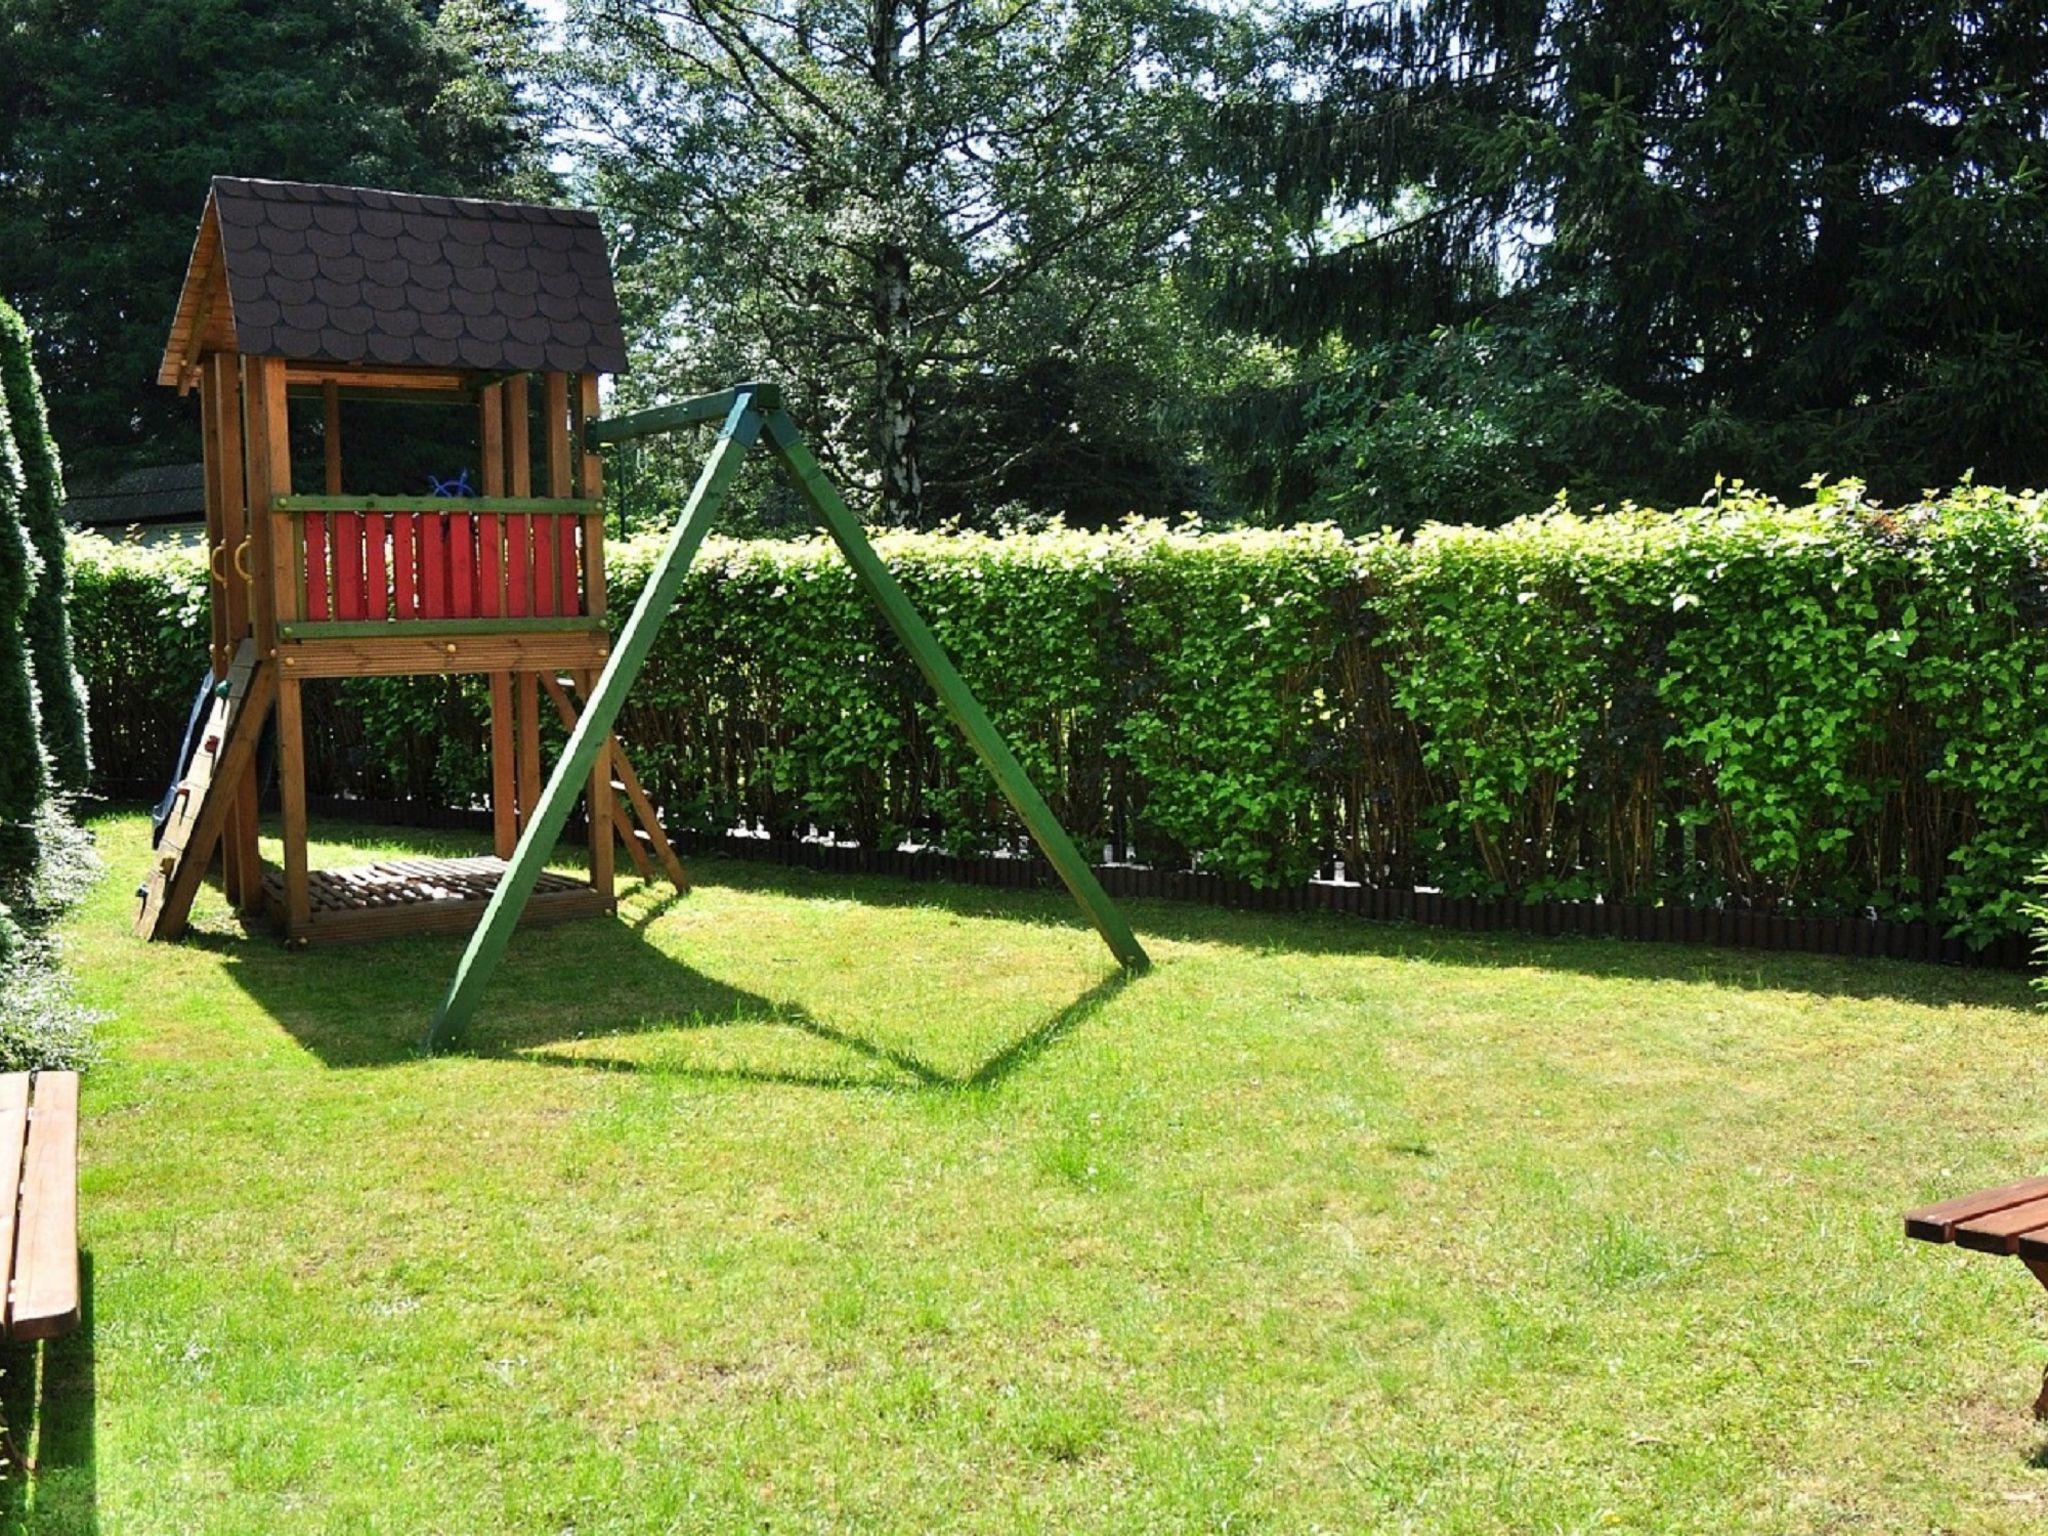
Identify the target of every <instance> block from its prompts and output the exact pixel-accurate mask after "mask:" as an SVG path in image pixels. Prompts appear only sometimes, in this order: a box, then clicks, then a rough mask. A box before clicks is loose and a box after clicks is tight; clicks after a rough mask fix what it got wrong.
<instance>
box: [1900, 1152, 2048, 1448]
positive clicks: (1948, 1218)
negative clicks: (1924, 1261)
mask: <svg viewBox="0 0 2048 1536" xmlns="http://www.w3.org/2000/svg"><path fill="white" fill-rule="evenodd" d="M1906 1236H1908V1237H1913V1238H1918V1239H1919V1240H1920V1241H1921V1242H1923V1243H1954V1244H1955V1245H1956V1246H1957V1247H1959V1248H1968V1249H1970V1250H1971V1251H1973V1252H1976V1253H1991V1254H1999V1255H2002V1256H2004V1257H2006V1258H2014V1259H2018V1260H2019V1261H2020V1262H2021V1263H2022V1264H2024V1265H2026V1266H2027V1269H2028V1270H2029V1271H2030V1272H2031V1273H2032V1274H2033V1276H2034V1278H2035V1279H2036V1280H2039V1281H2040V1282H2041V1283H2042V1284H2043V1285H2048V1178H2039V1179H2022V1180H2020V1182H2019V1183H2017V1184H2002V1185H2000V1186H1999V1187H1998V1188H1997V1189H1980V1190H1978V1191H1977V1193H1975V1194H1974V1195H1959V1196H1957V1197H1956V1198H1955V1199H1953V1200H1944V1201H1942V1202H1941V1203H1940V1204H1938V1205H1928V1206H1922V1207H1921V1208H1920V1209H1919V1210H1917V1211H1908V1212H1906ZM2034 1417H2035V1418H2037V1419H2048V1371H2044V1372H2043V1373H2042V1378H2041V1395H2040V1396H2039V1397H2037V1398H2036V1399H2034Z"/></svg>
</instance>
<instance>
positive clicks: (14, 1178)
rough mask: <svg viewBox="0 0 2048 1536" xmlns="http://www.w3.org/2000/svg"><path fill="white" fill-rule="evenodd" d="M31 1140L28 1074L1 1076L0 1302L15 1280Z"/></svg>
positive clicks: (9, 1073) (17, 1073) (12, 1073)
mask: <svg viewBox="0 0 2048 1536" xmlns="http://www.w3.org/2000/svg"><path fill="white" fill-rule="evenodd" d="M27 1138H28V1074H27V1073H26V1072H8V1073H5V1074H0V1189H4V1190H6V1191H7V1195H8V1198H7V1199H6V1200H4V1201H0V1298H4V1297H5V1296H6V1295H7V1291H8V1287H9V1285H10V1284H11V1282H12V1281H13V1279H14V1235H15V1230H16V1227H15V1202H14V1198H13V1197H14V1195H15V1193H16V1192H17V1191H18V1190H19V1189H20V1188H21V1153H22V1145H23V1143H24V1142H25V1141H26V1140H27Z"/></svg>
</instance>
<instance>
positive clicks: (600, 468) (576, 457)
mask: <svg viewBox="0 0 2048 1536" xmlns="http://www.w3.org/2000/svg"><path fill="white" fill-rule="evenodd" d="M571 409H572V411H573V414H572V416H571V418H570V420H569V421H568V422H567V423H566V424H565V430H566V431H567V432H568V435H569V441H568V443H567V448H568V454H567V457H568V458H569V459H570V460H571V462H573V463H574V464H575V465H576V482H575V486H576V488H575V494H576V495H578V496H582V497H587V498H588V499H590V500H592V501H597V500H599V499H601V498H602V497H603V495H604V460H602V459H600V458H599V457H598V456H597V455H596V454H594V453H590V452H587V451H585V448H584V443H583V428H584V424H585V423H587V422H590V421H594V420H596V419H597V375H596V374H594V373H585V374H579V375H578V376H577V379H576V398H575V402H574V404H573V406H572V407H571ZM550 430H552V425H551V427H550ZM569 580H570V577H569V575H568V573H567V571H566V569H565V570H564V572H563V576H562V582H563V585H564V587H565V588H566V586H567V585H568V582H569ZM583 611H584V612H585V613H587V614H589V615H590V616H591V617H592V618H597V619H601V618H603V617H604V514H603V513H602V512H598V513H595V514H593V515H592V516H589V517H586V518H584V519H583ZM596 683H597V679H596V678H595V677H594V676H593V675H592V674H590V673H588V672H585V673H582V674H580V675H579V676H578V677H577V679H576V686H577V688H578V689H579V690H580V691H581V692H582V694H583V696H584V697H585V698H586V699H587V698H589V697H590V693H591V690H592V688H593V687H595V686H596ZM611 804H612V753H611V735H610V733H609V732H607V733H606V735H605V737H604V739H603V740H602V741H600V742H599V743H598V744H597V756H596V757H595V758H593V759H592V761H591V765H590V787H589V789H588V790H587V791H586V792H585V795H584V807H585V810H586V811H587V812H588V814H589V817H590V884H591V888H592V889H593V890H595V891H596V892H597V893H598V894H599V895H601V896H603V897H604V898H605V900H607V901H610V900H612V899H613V896H614V893H615V891H616V889H617V884H616V880H615V878H614V872H615V869H616V864H615V861H614V858H613V854H612V830H611V817H610V815H609V814H607V813H608V811H609V809H610V807H611Z"/></svg>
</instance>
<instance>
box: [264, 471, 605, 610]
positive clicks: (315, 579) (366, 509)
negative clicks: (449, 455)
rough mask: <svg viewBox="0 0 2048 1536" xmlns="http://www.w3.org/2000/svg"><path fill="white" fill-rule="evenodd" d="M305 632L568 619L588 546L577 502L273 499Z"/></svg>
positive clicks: (584, 606)
mask: <svg viewBox="0 0 2048 1536" xmlns="http://www.w3.org/2000/svg"><path fill="white" fill-rule="evenodd" d="M277 510H279V511H280V512H284V513H288V514H290V515H291V517H292V520H293V521H295V522H296V523H297V524H298V534H297V541H296V549H297V552H298V558H299V563H300V566H301V569H302V570H303V580H302V583H301V588H300V593H299V597H300V603H301V614H302V615H303V617H304V618H305V619H307V620H308V621H312V622H339V623H377V622H393V623H404V622H406V621H408V620H426V619H496V618H505V619H551V618H577V617H582V616H583V615H585V614H587V613H588V612H589V611H590V594H589V592H588V591H586V590H585V585H586V584H585V582H584V579H583V573H584V571H585V570H586V568H587V565H586V556H587V555H588V554H589V551H588V549H587V548H586V545H587V542H588V540H589V539H590V538H592V537H594V536H597V534H596V519H595V517H594V516H593V515H592V514H593V512H594V510H595V508H594V507H593V506H591V505H589V504H586V503H584V502H578V501H555V502H545V503H543V502H538V501H534V500H508V499H507V498H502V497H475V498H470V499H465V500H459V499H453V498H450V499H445V500H443V499H436V498H429V497H364V498H361V499H360V500H357V501H349V500H346V499H344V498H340V497H331V496H289V497H281V498H279V500H278V502H277Z"/></svg>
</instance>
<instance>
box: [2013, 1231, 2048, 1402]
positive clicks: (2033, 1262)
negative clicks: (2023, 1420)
mask: <svg viewBox="0 0 2048 1536" xmlns="http://www.w3.org/2000/svg"><path fill="white" fill-rule="evenodd" d="M2020 1262H2021V1263H2022V1264H2024V1265H2026V1266H2027V1269H2028V1271H2029V1272H2030V1273H2031V1274H2032V1275H2033V1277H2034V1278H2035V1279H2036V1280H2038V1281H2040V1282H2041V1283H2042V1284H2043V1285H2048V1261H2044V1260H2041V1259H2022V1260H2021V1261H2020ZM2034 1417H2035V1418H2037V1419H2048V1370H2044V1371H2042V1372H2041V1395H2040V1396H2039V1397H2037V1398H2035V1399H2034Z"/></svg>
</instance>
